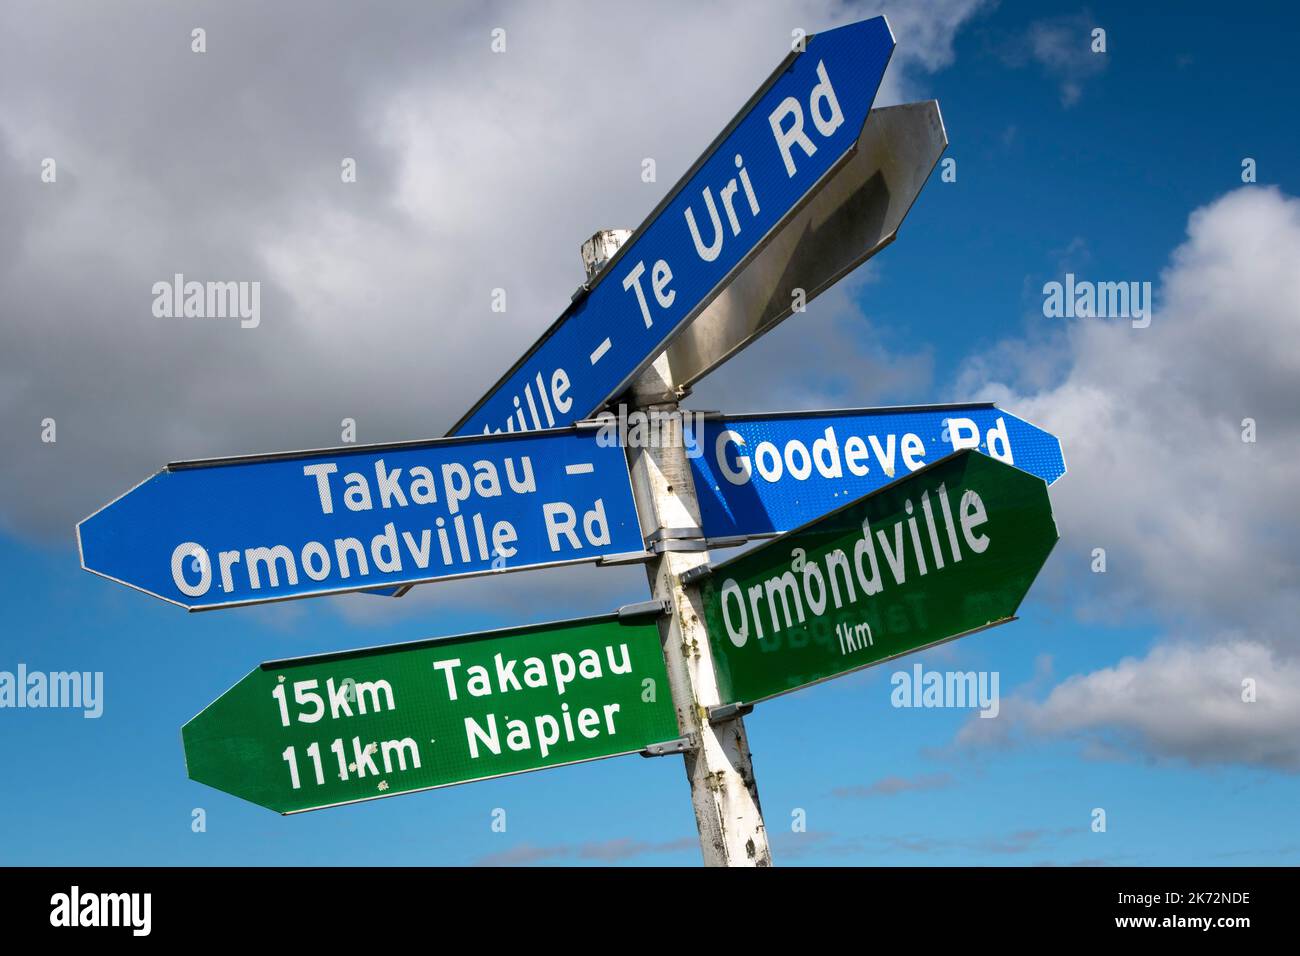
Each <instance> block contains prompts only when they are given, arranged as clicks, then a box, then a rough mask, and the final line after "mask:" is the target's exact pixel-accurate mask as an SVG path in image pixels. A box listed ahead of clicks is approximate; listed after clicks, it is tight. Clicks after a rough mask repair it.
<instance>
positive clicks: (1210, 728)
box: [961, 187, 1300, 770]
mask: <svg viewBox="0 0 1300 956" xmlns="http://www.w3.org/2000/svg"><path fill="white" fill-rule="evenodd" d="M1297 262H1300V200H1297V199H1296V198H1294V197H1290V196H1286V195H1284V194H1282V193H1281V192H1279V191H1277V190H1276V189H1266V188H1258V187H1249V188H1244V189H1239V190H1237V191H1235V192H1232V193H1229V194H1227V195H1225V196H1223V197H1221V198H1220V199H1218V200H1216V201H1214V202H1212V203H1210V204H1209V205H1207V206H1205V207H1203V208H1201V209H1198V210H1196V211H1195V212H1194V213H1193V214H1192V215H1191V217H1190V219H1189V222H1188V232H1187V239H1186V241H1185V242H1184V243H1183V244H1182V245H1181V246H1179V248H1178V249H1176V250H1175V251H1174V253H1173V255H1172V257H1171V260H1170V263H1169V265H1168V267H1167V268H1166V269H1165V271H1164V273H1163V275H1162V276H1161V280H1160V288H1159V290H1158V292H1157V295H1156V310H1155V315H1154V319H1153V321H1152V323H1151V326H1150V327H1149V328H1146V329H1135V328H1132V327H1131V326H1130V324H1129V323H1128V322H1127V321H1123V320H1120V321H1116V320H1103V319H1083V320H1076V322H1075V324H1073V325H1071V326H1070V327H1069V329H1068V332H1067V333H1066V335H1065V337H1064V338H1063V339H1058V340H1056V341H1051V342H1049V343H1048V344H1046V345H1043V346H1041V347H1037V348H1036V347H1033V346H1027V345H1024V344H1022V346H1021V354H1020V361H1019V362H1017V363H1015V364H1016V365H1022V366H1025V367H1028V368H1030V369H1038V370H1041V368H1042V367H1044V366H1059V365H1064V367H1065V373H1064V377H1063V379H1061V380H1060V381H1059V383H1058V384H1056V385H1055V386H1053V387H1048V388H1033V387H1030V388H1026V387H1025V382H1024V381H1023V380H1012V381H1010V382H1006V381H998V380H996V379H994V378H992V376H991V374H990V373H991V370H993V369H1005V368H1008V367H1015V365H1009V364H1008V363H1006V362H1004V361H999V359H1000V358H1002V359H1004V358H1005V357H1007V356H1009V355H1015V354H1017V351H1016V347H1015V345H1014V343H1004V344H1003V345H1002V346H1000V347H999V348H998V349H995V350H994V352H993V353H992V355H990V356H983V357H980V358H977V359H975V360H972V361H971V362H970V363H968V364H967V366H966V368H965V371H964V373H963V376H962V381H961V385H962V387H963V388H966V389H968V390H970V391H977V392H979V393H981V394H982V395H983V396H984V397H992V398H996V399H998V400H999V401H1002V402H1005V403H1006V404H1007V406H1008V407H1010V408H1012V409H1014V410H1015V411H1017V413H1020V414H1023V415H1024V416H1026V417H1027V418H1029V419H1031V420H1033V421H1036V422H1038V423H1039V424H1041V425H1043V426H1044V427H1046V428H1048V429H1050V430H1052V431H1053V432H1055V433H1056V434H1058V435H1059V436H1060V437H1061V441H1062V444H1063V447H1064V449H1065V453H1066V459H1067V461H1068V463H1069V467H1070V473H1069V474H1068V475H1067V476H1066V478H1065V479H1064V480H1063V481H1061V482H1059V483H1058V484H1057V485H1055V486H1054V487H1053V495H1052V498H1053V504H1054V509H1055V511H1056V514H1057V521H1058V525H1059V526H1060V528H1061V534H1062V541H1061V547H1060V553H1059V554H1058V555H1056V557H1055V558H1054V571H1055V573H1056V579H1055V581H1054V582H1053V583H1055V585H1056V586H1057V587H1058V588H1059V589H1060V590H1061V591H1062V593H1068V594H1071V595H1073V596H1074V597H1075V598H1076V599H1077V598H1078V595H1080V594H1086V595H1088V597H1087V598H1086V599H1084V600H1083V601H1081V602H1077V603H1076V607H1080V609H1081V610H1082V612H1083V613H1084V614H1085V616H1097V615H1100V614H1105V613H1115V612H1117V611H1119V612H1122V613H1130V614H1131V613H1134V612H1137V613H1140V614H1143V615H1150V616H1153V617H1154V618H1155V619H1156V620H1157V621H1161V622H1163V623H1164V624H1165V626H1166V627H1167V628H1168V629H1169V632H1170V633H1172V634H1178V635H1181V640H1180V641H1179V642H1178V643H1161V644H1158V645H1157V646H1156V647H1155V648H1154V649H1152V650H1151V652H1150V653H1149V654H1148V655H1147V656H1145V657H1143V658H1139V659H1126V660H1124V661H1122V662H1121V663H1120V664H1117V665H1115V666H1114V667H1109V668H1103V669H1101V670H1098V671H1095V672H1093V673H1090V674H1086V675H1080V676H1076V677H1073V678H1070V679H1068V680H1066V681H1065V682H1064V683H1062V684H1060V685H1059V686H1057V687H1056V688H1055V689H1053V690H1052V691H1051V692H1050V693H1048V694H1047V695H1046V697H1045V698H1044V699H1043V700H1042V702H1041V703H1034V702H1033V701H1030V700H1027V699H1026V700H1023V701H1022V702H1021V705H1020V706H1017V705H1016V703H1015V702H1010V703H1009V706H1004V711H1003V717H1002V718H1001V719H999V720H998V721H972V722H971V725H970V726H969V727H967V728H965V729H964V730H963V732H962V738H961V739H962V740H963V741H964V742H968V743H973V742H984V743H989V742H992V741H994V740H1001V741H1006V740H1007V739H1009V738H1014V736H1015V731H1017V730H1020V729H1025V730H1029V731H1030V732H1032V733H1036V734H1041V735H1053V736H1056V735H1063V736H1080V735H1081V736H1083V737H1085V738H1086V739H1087V740H1088V741H1089V746H1090V747H1091V748H1092V749H1093V751H1094V752H1097V753H1106V752H1112V753H1113V752H1115V751H1114V748H1117V747H1118V748H1123V749H1126V750H1130V749H1136V750H1138V751H1139V752H1142V753H1146V754H1148V755H1151V756H1155V757H1180V758H1183V759H1186V760H1188V761H1192V762H1194V763H1203V762H1213V761H1226V762H1244V763H1256V764H1262V765H1267V766H1272V767H1282V768H1286V769H1289V770H1296V769H1300V704H1298V703H1297V702H1298V701H1300V663H1297V662H1298V661H1300V646H1297V642H1296V632H1295V623H1294V622H1295V620H1296V614H1297V612H1298V611H1300V590H1298V582H1300V508H1297V507H1296V493H1297V489H1300V455H1298V454H1297V449H1300V420H1297V418H1296V414H1295V413H1296V410H1297V408H1300V333H1298V329H1300V270H1297V269H1296V268H1295V264H1296V263H1297ZM1104 278H1109V279H1114V280H1120V279H1131V278H1134V277H1132V276H1110V277H1104ZM1044 321H1051V320H1044ZM1056 321H1059V320H1056ZM1024 353H1028V354H1024ZM1032 374H1034V375H1037V374H1038V372H1034V373H1032ZM1245 418H1253V419H1255V421H1256V423H1257V429H1258V433H1257V434H1258V440H1257V441H1256V442H1255V443H1247V442H1243V441H1242V420H1243V419H1245ZM1095 547H1102V548H1105V549H1106V553H1107V572H1106V573H1105V574H1104V575H1094V574H1091V572H1090V569H1089V564H1090V555H1091V551H1092V549H1093V548H1095ZM1089 603H1091V604H1092V606H1091V607H1088V606H1087V605H1088V604H1089ZM1245 677H1252V678H1254V679H1255V680H1257V681H1258V682H1259V686H1260V688H1261V692H1260V700H1259V702H1258V703H1256V704H1253V705H1247V704H1243V703H1242V702H1241V699H1240V694H1241V680H1242V679H1243V678H1245ZM1264 688H1268V689H1269V690H1268V692H1267V695H1265V693H1264ZM980 724H986V725H994V724H996V725H998V726H996V727H994V726H984V727H981V726H979V725H980Z"/></svg>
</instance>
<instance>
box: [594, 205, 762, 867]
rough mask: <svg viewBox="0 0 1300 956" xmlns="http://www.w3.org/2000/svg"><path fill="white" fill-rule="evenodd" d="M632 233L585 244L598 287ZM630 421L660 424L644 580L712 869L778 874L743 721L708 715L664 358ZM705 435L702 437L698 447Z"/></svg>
mask: <svg viewBox="0 0 1300 956" xmlns="http://www.w3.org/2000/svg"><path fill="white" fill-rule="evenodd" d="M628 235H630V233H628V232H627V231H626V230H602V231H601V232H598V233H596V235H594V236H592V238H591V239H589V240H588V241H587V242H586V243H584V244H583V246H582V258H583V264H584V265H585V267H586V269H587V279H588V280H591V279H592V278H594V277H595V275H596V273H597V272H599V271H600V269H601V268H602V267H603V266H604V265H605V263H606V262H607V261H608V260H609V258H610V257H612V256H613V254H614V253H615V252H616V251H617V249H618V246H619V245H621V244H622V242H623V240H624V239H626V238H627V236H628ZM629 397H630V400H631V406H632V407H630V408H629V409H628V414H629V415H631V414H632V413H633V412H641V413H643V414H645V415H646V416H647V417H648V418H650V419H651V420H652V421H655V422H656V423H657V426H656V427H654V428H648V429H647V430H646V433H647V434H648V435H649V436H650V438H651V440H649V441H643V442H639V443H635V444H637V445H639V447H631V445H632V443H629V447H628V449H627V453H628V464H629V467H630V468H631V471H632V490H633V494H634V495H635V498H636V504H637V511H638V512H639V513H640V515H641V521H642V529H641V530H642V532H643V533H644V534H645V536H646V540H647V541H648V542H649V547H650V548H651V549H652V550H653V551H654V553H655V557H654V558H653V559H651V560H650V561H649V562H647V564H646V574H647V577H648V578H649V579H650V588H651V591H652V593H653V596H654V598H655V599H656V600H661V601H665V602H667V606H668V614H667V615H666V617H664V618H663V620H662V623H661V624H660V637H661V638H662V640H663V650H664V661H665V663H666V665H667V668H668V683H669V687H670V688H671V691H672V696H673V704H674V706H675V707H676V710H677V722H678V727H679V728H680V730H681V732H682V736H683V737H684V738H687V739H688V740H690V741H693V743H694V747H693V748H692V749H689V750H687V751H686V752H685V755H684V756H685V760H686V776H687V779H688V780H689V781H690V787H691V806H692V808H693V809H694V811H695V823H696V826H697V827H698V828H699V831H700V847H701V849H702V851H703V853H704V864H705V866H771V865H772V851H771V848H770V847H769V846H768V841H767V828H766V827H765V826H764V825H763V812H762V809H761V808H760V807H759V802H758V785H757V783H755V781H754V767H753V761H752V758H751V757H750V753H749V740H748V738H747V737H746V735H745V724H744V721H743V719H742V718H741V717H740V716H738V715H735V714H734V713H733V715H732V716H730V717H728V718H726V719H723V720H710V718H709V715H708V714H709V711H708V709H709V708H710V707H714V706H716V705H718V704H719V703H721V700H720V698H719V697H718V678H717V672H716V671H715V669H714V664H713V650H712V648H711V647H710V645H709V638H708V634H707V633H705V630H704V612H703V605H702V604H701V603H700V598H699V593H698V591H697V589H696V588H695V587H693V586H691V587H687V586H684V585H683V584H682V583H681V578H680V576H681V575H682V574H683V573H685V572H686V571H688V570H690V569H691V568H696V567H699V566H701V565H704V564H707V563H708V562H709V552H708V549H707V544H706V541H705V538H704V533H703V532H702V531H701V528H700V506H699V501H698V499H697V498H696V495H695V483H694V481H693V479H692V477H691V467H690V461H689V460H688V459H687V455H686V446H685V442H684V440H683V433H682V416H681V414H680V409H679V407H678V399H679V398H680V397H682V396H680V395H679V394H678V389H677V386H676V385H675V383H674V382H673V377H672V370H671V369H670V368H669V366H668V359H667V356H666V355H661V356H660V357H659V358H658V359H656V361H655V363H654V365H652V366H651V367H650V368H649V369H647V370H646V371H645V373H643V374H642V376H641V377H640V378H639V379H637V381H636V383H635V384H634V385H633V386H632V389H631V393H630V396H629ZM701 438H702V436H699V435H697V436H695V439H696V440H697V441H698V440H700V439H701Z"/></svg>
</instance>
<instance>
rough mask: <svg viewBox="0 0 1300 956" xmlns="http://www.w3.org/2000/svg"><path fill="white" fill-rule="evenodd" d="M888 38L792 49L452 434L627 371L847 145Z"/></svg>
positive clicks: (608, 390) (868, 32)
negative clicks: (539, 337)
mask: <svg viewBox="0 0 1300 956" xmlns="http://www.w3.org/2000/svg"><path fill="white" fill-rule="evenodd" d="M893 49H894V37H893V34H892V33H891V32H890V29H889V26H888V24H886V22H885V19H884V17H876V18H875V19H872V20H864V21H861V22H859V23H853V24H849V25H848V26H844V27H840V28H838V29H835V30H828V31H826V32H825V33H819V34H817V35H815V36H812V37H809V38H808V39H807V42H806V48H805V50H804V51H803V52H792V53H791V54H790V55H789V56H787V57H786V59H785V60H784V61H783V62H782V63H781V64H780V65H779V66H778V67H777V68H776V70H775V71H774V72H773V73H772V75H771V76H770V77H769V78H768V80H767V82H766V83H764V84H763V86H762V87H761V88H760V89H759V90H758V92H757V93H755V94H754V96H753V97H752V98H751V99H750V101H749V102H748V103H746V104H745V106H744V107H743V108H742V109H741V111H740V113H739V114H737V116H736V117H735V119H733V120H732V122H731V123H730V125H728V127H727V128H726V129H725V130H724V131H723V132H722V133H721V134H720V135H719V136H718V138H717V139H716V140H715V141H714V142H713V144H712V145H711V146H710V147H709V148H708V150H706V151H705V153H704V155H703V156H701V157H700V159H699V160H698V161H697V162H696V163H695V165H694V166H693V167H692V168H691V169H690V171H689V172H687V174H686V175H685V176H684V177H682V179H681V181H680V182H678V183H677V185H676V186H675V187H674V188H673V190H672V191H671V192H670V193H669V194H668V196H667V197H665V199H664V200H663V202H661V203H660V204H659V206H658V207H657V208H656V209H655V210H654V211H653V212H652V213H651V214H650V216H649V218H648V219H647V220H646V221H645V222H644V223H642V224H641V227H640V228H639V229H637V230H636V232H635V233H633V235H632V236H631V238H630V239H628V241H627V242H626V244H624V245H623V246H622V248H620V249H619V251H618V253H617V255H615V256H614V257H613V259H611V260H610V262H609V264H608V265H607V266H606V267H605V268H604V269H603V270H602V271H601V272H600V273H599V275H597V276H596V277H595V279H594V280H593V281H591V282H589V283H588V284H587V285H586V286H584V288H583V289H582V290H580V292H581V294H580V295H578V296H577V297H576V298H575V300H574V302H573V303H572V305H570V307H569V308H568V309H567V310H566V311H565V312H564V314H563V315H561V316H560V318H559V319H558V320H556V322H555V324H554V325H552V326H551V328H550V329H548V330H547V332H546V333H545V334H544V335H543V336H542V338H541V339H540V340H539V341H538V342H537V344H536V345H534V346H533V347H532V348H531V349H529V351H528V352H527V353H526V354H525V355H524V357H523V358H522V359H520V360H519V362H518V363H516V365H515V366H514V368H512V369H511V370H510V371H509V372H507V373H506V375H505V377H504V378H502V379H501V380H500V381H499V382H498V383H497V384H496V385H495V386H494V387H493V388H492V389H491V390H490V391H489V392H488V394H487V395H485V396H484V397H483V398H482V399H481V400H480V401H479V402H478V403H477V404H476V405H475V406H474V407H473V408H472V409H471V410H470V411H469V413H468V414H467V415H466V416H465V417H464V418H463V419H461V421H460V422H458V423H457V424H456V426H455V427H454V428H453V429H452V432H453V434H458V435H463V434H475V433H483V432H497V431H521V430H526V429H535V428H550V427H554V426H558V425H565V424H569V423H571V422H575V421H578V420H581V419H583V418H586V417H588V416H590V415H592V414H593V413H595V412H596V411H597V410H598V409H599V408H600V407H601V406H602V405H604V404H605V402H606V401H608V400H609V399H610V398H612V397H613V396H615V395H617V394H619V393H620V392H622V391H623V390H624V389H625V388H627V387H628V386H629V385H631V384H632V382H633V381H634V380H635V379H636V378H637V376H638V375H639V374H640V373H641V372H642V371H643V370H644V369H645V368H646V367H647V366H649V364H650V363H651V362H652V361H654V359H655V357H656V356H657V355H659V353H660V352H662V351H663V349H664V346H665V345H666V344H667V343H668V342H669V341H670V340H671V339H672V338H673V336H675V335H676V334H677V333H679V332H680V331H681V330H682V329H684V328H685V327H686V326H687V325H688V323H690V321H691V320H692V319H694V318H695V317H696V316H697V315H698V314H699V313H700V311H701V310H702V309H703V308H705V307H706V306H707V305H708V304H709V303H710V302H712V301H713V299H714V298H715V297H716V296H717V295H718V293H719V292H721V291H722V290H723V289H724V288H726V287H727V285H728V284H729V283H730V282H731V281H732V280H733V279H734V277H735V275H736V274H737V273H738V272H739V270H741V269H742V268H743V267H744V266H745V265H746V263H747V262H748V261H749V260H750V258H751V257H752V256H753V255H754V253H755V252H757V251H758V250H759V249H761V248H762V247H763V246H764V244H765V243H766V242H768V241H769V240H770V239H771V237H772V236H773V235H774V234H775V232H776V231H777V230H778V228H779V227H781V226H782V225H783V224H784V223H785V222H786V220H787V219H788V218H789V217H790V216H791V215H792V214H794V213H796V212H797V211H798V210H799V209H801V208H802V207H803V205H804V204H805V203H807V202H808V201H809V200H810V199H811V198H812V197H813V196H814V195H815V193H816V190H817V188H818V187H819V185H820V184H822V183H823V182H824V181H825V180H826V179H827V177H828V176H829V175H831V174H832V173H833V172H834V171H836V170H837V169H839V167H840V166H841V165H842V164H843V163H844V162H845V161H846V159H847V158H848V157H849V156H851V155H852V152H853V150H854V147H855V146H856V145H857V143H858V139H859V136H860V134H861V133H862V128H863V123H864V122H865V121H866V119H867V113H868V111H869V110H870V109H871V103H872V100H873V99H874V98H875V95H876V90H877V88H878V87H879V85H880V80H881V78H882V77H883V76H884V73H885V66H886V65H887V64H888V62H889V57H890V54H891V53H892V52H893Z"/></svg>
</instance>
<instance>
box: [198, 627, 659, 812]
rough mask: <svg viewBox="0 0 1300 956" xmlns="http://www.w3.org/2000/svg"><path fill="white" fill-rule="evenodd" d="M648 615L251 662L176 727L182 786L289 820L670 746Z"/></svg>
mask: <svg viewBox="0 0 1300 956" xmlns="http://www.w3.org/2000/svg"><path fill="white" fill-rule="evenodd" d="M659 613H660V611H659V609H658V608H657V607H656V608H655V609H654V610H653V611H652V612H648V613H640V614H635V615H625V616H622V617H620V615H618V614H610V615H606V616H603V617H594V618H586V619H583V620H577V621H565V622H561V623H557V624H542V625H537V626H533V627H521V628H512V629H509V630H501V631H492V632H490V633H487V634H477V635H468V636H463V637H454V638H445V639H440V640H428V641H417V642H414V643H409V644H395V645H390V646H388V647H377V648H371V649H368V650H359V651H346V652H342V653H337V654H325V655H320V656H316V657H303V658H297V659H294V660H286V661H273V662H270V663H266V664H262V665H261V666H260V667H258V668H257V669H256V670H254V671H253V672H252V673H251V674H249V675H248V676H247V677H245V678H244V679H243V680H241V681H240V682H239V683H237V684H236V685H235V686H234V687H232V688H231V689H230V690H228V691H227V692H226V693H225V694H223V695H222V696H221V697H219V698H218V699H217V700H216V701H214V702H213V703H212V704H210V705H209V706H208V707H207V709H205V710H204V711H203V712H202V713H201V714H199V715H198V716H197V717H195V718H194V719H193V720H191V721H190V722H189V723H188V724H186V725H185V727H184V728H183V729H182V731H181V736H182V738H183V740H184V744H185V762H186V765H187V767H188V771H189V775H190V778H191V779H193V780H197V781H199V782H200V783H206V784H208V785H209V786H212V787H216V788H217V789H218V790H224V791H225V792H226V793H231V794H234V795H235V796H237V797H242V798H243V799H245V800H250V801H252V802H253V803H256V804H260V805H261V806H264V807H268V808H270V809H272V810H276V811H278V812H280V813H297V812H299V811H302V810H314V809H318V808H321V807H328V806H335V805H338V804H341V803H353V802H356V801H359V800H372V799H374V798H376V797H386V796H392V795H393V794H398V793H410V792H411V791H413V790H427V789H429V788H431V787H443V786H448V785H450V784H455V783H466V782H468V781H471V780H483V779H486V778H488V777H499V776H502V775H504V774H512V773H522V772H524V771H527V770H539V769H541V768H543V767H558V766H563V765H564V764H570V763H577V762H579V761H584V760H595V759H598V758H600V757H612V756H615V755H617V754H626V753H634V752H636V751H640V750H643V749H645V748H646V747H647V746H649V745H651V744H656V743H663V742H665V741H669V740H674V739H676V738H677V736H678V730H677V718H676V713H675V710H674V708H673V704H672V695H671V693H670V691H669V687H668V678H667V675H666V672H665V670H664V661H663V652H662V650H661V649H660V644H659V628H658V625H657V624H656V623H655V622H656V618H657V616H658V614H659Z"/></svg>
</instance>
